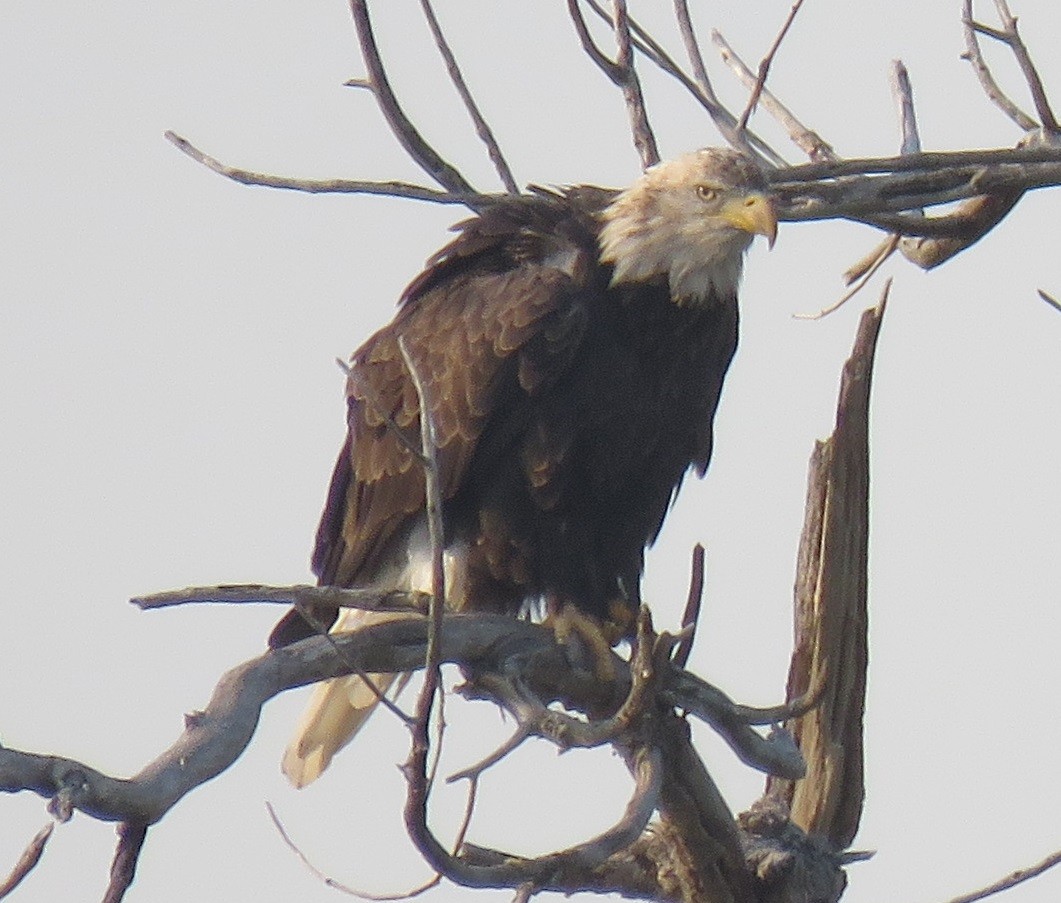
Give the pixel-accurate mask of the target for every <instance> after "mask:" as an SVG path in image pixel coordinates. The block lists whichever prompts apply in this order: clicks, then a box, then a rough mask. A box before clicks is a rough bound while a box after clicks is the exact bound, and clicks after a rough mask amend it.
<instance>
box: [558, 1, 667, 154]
mask: <svg viewBox="0 0 1061 903" xmlns="http://www.w3.org/2000/svg"><path fill="white" fill-rule="evenodd" d="M612 3H613V7H612V16H611V20H610V22H611V25H612V29H613V31H614V33H615V41H616V45H617V47H618V52H617V56H616V59H615V60H612V59H611V58H610V57H609V56H608V55H607V54H606V53H605V52H604V51H603V50H601V49H600V47H598V46H597V43H596V42H595V41H594V40H593V36H592V35H591V34H590V33H589V27H588V26H587V25H586V20H585V17H584V16H583V15H582V9H581V7H580V5H579V0H567V12H568V15H569V16H570V17H571V22H572V24H573V25H574V28H575V34H576V35H578V39H579V43H580V44H581V45H582V49H583V51H585V53H586V55H587V56H588V57H589V58H590V59H591V60H592V61H593V63H594V65H596V66H597V68H598V69H600V70H601V72H603V73H604V74H605V75H606V76H607V77H608V80H609V81H610V82H611V83H612V84H614V85H615V86H616V87H618V88H619V89H620V90H621V91H622V92H623V100H624V102H625V104H626V110H627V115H628V116H629V118H630V133H631V136H632V137H633V140H634V147H635V148H636V149H637V153H638V156H639V157H640V158H641V167H642V169H647V168H648V167H649V166H652V165H653V164H655V163H658V162H659V150H658V149H657V147H656V139H655V137H654V136H653V134H652V127H651V126H650V125H649V123H648V113H647V111H646V109H645V99H644V96H643V95H642V94H641V83H640V81H639V80H638V77H637V72H636V70H635V69H634V65H633V51H632V49H631V38H630V20H629V16H628V15H627V11H626V2H625V0H612Z"/></svg>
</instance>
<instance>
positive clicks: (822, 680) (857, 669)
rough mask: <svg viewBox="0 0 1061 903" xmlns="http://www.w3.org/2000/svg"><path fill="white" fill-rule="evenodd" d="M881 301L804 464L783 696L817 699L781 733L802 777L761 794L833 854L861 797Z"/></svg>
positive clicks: (856, 815)
mask: <svg viewBox="0 0 1061 903" xmlns="http://www.w3.org/2000/svg"><path fill="white" fill-rule="evenodd" d="M886 298H887V289H885V292H884V294H883V296H882V298H881V301H880V303H879V304H878V305H877V307H876V308H873V309H871V310H867V311H866V312H865V313H864V314H863V316H862V320H861V322H860V324H859V330H858V336H857V338H856V340H855V346H854V349H853V351H852V354H851V357H850V358H849V359H848V361H847V363H846V364H845V365H844V373H843V378H842V380H841V385H840V398H839V404H838V407H837V413H836V427H835V429H834V431H833V434H832V436H830V437H829V439H827V440H826V441H824V442H819V443H817V444H816V445H815V448H814V452H813V454H812V455H811V461H810V473H809V477H808V486H807V506H806V514H805V519H804V526H803V535H802V537H801V541H800V550H799V566H798V571H797V576H796V586H795V632H796V639H795V648H794V651H793V653H792V663H791V666H790V668H789V677H788V688H787V694H788V698H789V699H794V698H796V697H798V696H801V695H803V694H804V693H806V692H807V691H808V690H809V689H811V688H812V687H813V688H815V690H816V691H820V704H819V705H818V706H817V707H816V708H814V709H813V710H811V711H810V712H808V713H807V714H806V715H804V716H802V717H800V718H796V719H793V720H792V723H791V724H789V725H787V726H788V728H789V730H790V731H791V732H792V734H793V736H794V738H795V740H796V743H797V744H798V745H799V748H800V751H801V752H802V753H803V756H804V758H805V759H806V762H807V776H806V777H805V778H804V779H802V780H799V781H788V780H781V779H775V778H771V779H770V780H769V781H768V783H767V795H768V796H769V797H770V798H772V799H775V800H780V801H781V802H783V803H784V804H785V805H786V806H787V809H788V811H789V813H790V818H791V820H792V822H793V823H794V824H796V825H798V826H799V827H800V828H802V829H803V830H804V831H806V832H807V834H809V835H813V836H816V837H819V838H822V839H824V840H826V841H827V842H828V843H829V844H830V845H831V846H832V847H833V849H835V850H842V849H844V848H845V847H847V846H848V845H849V844H850V843H851V841H852V840H853V839H854V836H855V832H856V831H857V830H858V823H859V819H860V817H861V814H862V802H863V796H864V788H863V752H862V714H863V708H864V705H865V691H866V667H867V664H868V651H867V628H868V617H867V607H866V596H867V576H866V565H867V549H868V542H869V398H870V385H871V377H872V372H873V355H874V351H875V349H876V342H877V337H878V335H879V332H880V324H881V319H882V317H883V314H884V307H885V302H886Z"/></svg>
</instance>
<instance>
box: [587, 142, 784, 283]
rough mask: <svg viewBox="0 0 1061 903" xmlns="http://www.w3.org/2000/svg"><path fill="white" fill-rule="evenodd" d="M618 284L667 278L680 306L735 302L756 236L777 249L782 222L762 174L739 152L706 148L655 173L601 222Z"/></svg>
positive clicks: (604, 256)
mask: <svg viewBox="0 0 1061 903" xmlns="http://www.w3.org/2000/svg"><path fill="white" fill-rule="evenodd" d="M602 221H603V226H602V228H601V233H600V247H601V262H603V263H606V264H611V265H612V267H613V268H614V275H613V276H612V284H613V285H618V284H620V283H624V282H644V281H647V280H651V279H655V278H657V277H659V276H666V277H667V278H668V280H669V283H670V291H671V296H672V297H673V298H674V300H675V301H676V302H677V303H679V304H703V303H706V302H707V300H708V299H709V298H711V297H716V298H729V297H733V296H734V295H735V294H736V291H737V286H738V284H739V283H740V277H741V269H742V266H743V259H744V252H745V251H746V250H747V249H748V246H749V245H750V244H751V242H752V238H753V237H754V236H755V235H764V236H766V239H767V240H768V241H769V242H770V245H771V247H772V246H773V243H774V238H775V237H776V236H777V215H776V213H775V212H774V208H773V206H772V204H771V203H770V200H769V198H768V196H767V194H766V182H765V180H764V178H763V175H762V172H761V171H760V170H759V169H758V168H757V167H756V165H755V164H754V163H753V162H751V161H750V160H748V159H747V158H746V157H744V156H742V155H740V154H738V153H736V152H735V151H730V150H723V149H720V148H710V147H709V148H704V149H702V150H698V151H693V152H692V153H689V154H685V155H684V156H681V157H677V158H676V159H674V160H667V161H664V162H662V163H658V164H656V165H655V166H653V167H650V168H649V169H648V170H646V171H645V173H644V175H642V176H641V178H639V179H638V180H637V181H636V182H634V184H633V185H631V186H630V187H629V188H627V189H626V190H625V191H622V192H620V193H619V195H618V197H616V199H615V200H614V201H613V202H612V204H611V205H610V206H609V207H607V209H605V211H604V213H603V215H602Z"/></svg>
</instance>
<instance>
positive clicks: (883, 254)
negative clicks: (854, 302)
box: [792, 234, 900, 320]
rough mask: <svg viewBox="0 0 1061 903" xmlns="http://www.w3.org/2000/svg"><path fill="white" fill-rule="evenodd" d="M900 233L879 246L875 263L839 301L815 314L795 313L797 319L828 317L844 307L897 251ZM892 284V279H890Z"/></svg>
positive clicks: (891, 236) (889, 237)
mask: <svg viewBox="0 0 1061 903" xmlns="http://www.w3.org/2000/svg"><path fill="white" fill-rule="evenodd" d="M899 238H900V237H899V235H897V234H892V235H890V236H888V238H886V239H885V240H884V241H883V242H882V243H881V244H880V246H879V247H878V249H877V250H878V252H879V253H878V256H877V259H876V260H875V261H873V264H872V265H871V266H869V267H867V268H866V271H865V272H864V273H863V274H862V275H861V276H860V277H859V279H858V280H857V281H856V282H855V283H854V284H853V285H852V286H851V288H850V289H848V290H847V291H846V292H844V294H843V295H841V296H840V298H839V300H838V301H835V302H833V303H832V304H830V305H829V306H828V307H823V308H822V309H821V310H819V311H818V312H817V313H815V314H793V315H792V316H793V317H794V318H795V319H797V320H820V319H821V318H822V317H827V316H828V315H829V314H831V313H834V312H835V311H837V310H839V309H840V308H841V307H843V306H844V305H845V304H846V303H847V302H848V301H850V300H851V299H852V298H854V297H855V295H857V294H858V293H859V292H860V291H862V289H864V288H865V287H866V285H867V284H868V283H869V281H870V279H872V278H873V275H874V274H875V273H876V272H877V270H879V269H880V268H881V267H882V266H884V264H885V262H886V261H887V260H888V258H889V257H891V256H892V254H894V253H895V250H896V248H898V247H899ZM889 284H890V281H889Z"/></svg>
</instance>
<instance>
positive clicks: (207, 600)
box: [129, 583, 431, 613]
mask: <svg viewBox="0 0 1061 903" xmlns="http://www.w3.org/2000/svg"><path fill="white" fill-rule="evenodd" d="M430 599H431V596H430V595H429V594H428V593H421V592H417V591H415V590H412V591H407V590H386V591H380V590H370V589H358V588H356V587H353V588H349V589H346V588H343V587H339V586H317V585H315V584H314V585H311V584H296V585H294V586H263V585H262V584H259V583H222V584H219V585H217V586H192V587H187V588H185V589H173V590H167V591H166V592H163V593H152V594H151V595H148V596H137V597H136V598H133V599H130V600H129V601H130V602H131V603H132V604H133V605H135V606H137V607H138V608H140V609H142V610H144V611H151V610H153V609H156V608H172V607H173V606H176V605H191V604H208V605H248V604H250V605H258V604H261V603H269V604H272V605H290V606H292V607H294V608H298V609H300V610H306V611H312V610H314V609H317V608H320V609H328V608H357V609H360V610H362V611H405V612H408V611H415V612H421V613H423V612H426V611H427V608H428V603H429V601H430Z"/></svg>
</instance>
